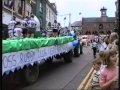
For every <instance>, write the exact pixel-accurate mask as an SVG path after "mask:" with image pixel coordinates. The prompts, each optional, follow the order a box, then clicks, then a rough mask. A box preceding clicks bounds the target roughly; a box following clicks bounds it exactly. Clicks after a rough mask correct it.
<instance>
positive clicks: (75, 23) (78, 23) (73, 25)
mask: <svg viewBox="0 0 120 90" xmlns="http://www.w3.org/2000/svg"><path fill="white" fill-rule="evenodd" d="M80 26H81V21H75V22H73V23H72V24H71V27H80Z"/></svg>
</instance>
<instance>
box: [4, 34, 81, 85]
mask: <svg viewBox="0 0 120 90" xmlns="http://www.w3.org/2000/svg"><path fill="white" fill-rule="evenodd" d="M2 48H3V50H2V76H3V78H4V76H8V75H9V74H11V73H15V72H16V71H19V72H21V76H20V77H22V78H23V80H24V82H25V83H27V84H32V83H34V82H35V81H36V80H37V79H38V76H39V65H40V64H41V63H52V62H53V58H63V59H64V61H65V63H70V62H72V57H73V54H74V55H75V56H79V55H80V52H79V50H78V49H80V48H79V40H74V38H73V37H72V36H63V37H50V38H47V37H45V38H24V39H15V40H3V41H2Z"/></svg>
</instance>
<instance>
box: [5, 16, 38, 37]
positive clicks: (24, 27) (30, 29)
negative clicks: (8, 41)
mask: <svg viewBox="0 0 120 90" xmlns="http://www.w3.org/2000/svg"><path fill="white" fill-rule="evenodd" d="M35 28H36V21H35V20H34V15H31V17H28V16H26V17H23V19H22V20H21V21H17V20H16V17H15V16H13V18H12V19H11V21H10V22H9V24H8V30H7V31H8V32H7V34H8V37H6V38H24V37H33V36H34V32H35ZM5 33H6V32H5Z"/></svg>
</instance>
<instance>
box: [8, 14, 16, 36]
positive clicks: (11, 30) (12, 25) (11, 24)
mask: <svg viewBox="0 0 120 90" xmlns="http://www.w3.org/2000/svg"><path fill="white" fill-rule="evenodd" d="M15 24H16V17H15V16H13V17H12V19H11V21H10V22H9V24H8V35H9V38H12V37H13V36H14V34H13V33H14V28H15Z"/></svg>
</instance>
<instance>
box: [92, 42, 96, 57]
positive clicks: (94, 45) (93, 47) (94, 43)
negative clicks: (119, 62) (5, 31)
mask: <svg viewBox="0 0 120 90" xmlns="http://www.w3.org/2000/svg"><path fill="white" fill-rule="evenodd" d="M92 49H93V56H94V58H96V53H97V43H96V41H95V40H93V43H92Z"/></svg>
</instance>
